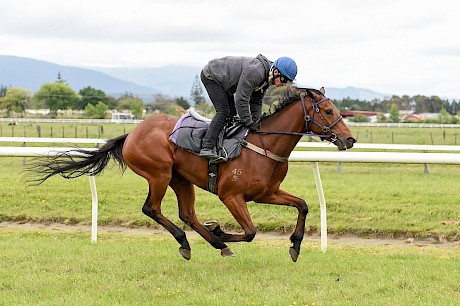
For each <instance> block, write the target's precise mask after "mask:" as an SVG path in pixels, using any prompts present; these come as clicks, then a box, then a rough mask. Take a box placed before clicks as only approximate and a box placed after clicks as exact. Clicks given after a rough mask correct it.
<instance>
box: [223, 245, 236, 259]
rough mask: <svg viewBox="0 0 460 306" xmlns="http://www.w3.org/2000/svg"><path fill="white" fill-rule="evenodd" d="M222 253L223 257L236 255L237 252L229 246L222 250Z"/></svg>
mask: <svg viewBox="0 0 460 306" xmlns="http://www.w3.org/2000/svg"><path fill="white" fill-rule="evenodd" d="M220 255H222V256H223V257H233V256H236V254H235V253H233V251H232V250H231V249H230V248H229V247H226V248H225V249H222V250H220Z"/></svg>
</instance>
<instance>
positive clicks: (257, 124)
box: [248, 121, 260, 133]
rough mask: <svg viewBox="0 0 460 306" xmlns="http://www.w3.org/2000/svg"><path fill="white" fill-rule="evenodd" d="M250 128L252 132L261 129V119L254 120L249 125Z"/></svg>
mask: <svg viewBox="0 0 460 306" xmlns="http://www.w3.org/2000/svg"><path fill="white" fill-rule="evenodd" d="M248 129H249V131H251V132H253V133H254V132H257V131H258V130H259V129H260V121H254V122H253V123H251V124H250V125H248Z"/></svg>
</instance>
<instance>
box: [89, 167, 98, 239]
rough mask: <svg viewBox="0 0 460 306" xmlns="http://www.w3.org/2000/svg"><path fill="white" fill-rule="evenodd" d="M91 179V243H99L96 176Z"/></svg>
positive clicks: (90, 177) (91, 176)
mask: <svg viewBox="0 0 460 306" xmlns="http://www.w3.org/2000/svg"><path fill="white" fill-rule="evenodd" d="M88 177H89V186H90V187H91V200H92V201H91V203H92V206H91V242H93V243H96V242H97V219H98V200H97V189H96V180H95V179H94V175H90V176H88Z"/></svg>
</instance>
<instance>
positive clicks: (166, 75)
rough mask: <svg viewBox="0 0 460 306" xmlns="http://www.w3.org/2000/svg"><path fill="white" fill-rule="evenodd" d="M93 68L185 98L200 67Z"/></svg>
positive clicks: (368, 97)
mask: <svg viewBox="0 0 460 306" xmlns="http://www.w3.org/2000/svg"><path fill="white" fill-rule="evenodd" d="M94 69H96V70H98V71H101V72H104V73H107V74H109V75H111V76H114V77H117V78H120V79H123V80H129V81H131V82H134V83H136V84H140V85H144V86H149V87H154V88H156V89H158V90H160V91H161V92H163V93H166V94H167V95H169V96H172V97H178V96H183V97H185V98H189V97H190V91H191V89H192V85H193V80H194V78H195V76H197V75H199V74H200V72H201V68H200V67H185V66H164V67H158V68H124V67H119V68H100V67H94ZM299 86H301V85H299ZM326 95H327V97H328V98H331V99H338V100H340V99H343V98H350V99H358V100H365V101H372V100H374V99H380V100H383V98H385V97H389V96H391V95H388V94H383V93H379V92H375V91H372V90H370V89H365V88H357V87H346V88H334V87H327V88H326Z"/></svg>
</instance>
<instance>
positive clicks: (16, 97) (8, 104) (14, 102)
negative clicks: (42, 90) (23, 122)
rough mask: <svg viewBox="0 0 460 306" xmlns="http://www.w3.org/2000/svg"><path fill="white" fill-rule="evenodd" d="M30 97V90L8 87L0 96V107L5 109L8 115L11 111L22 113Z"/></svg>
mask: <svg viewBox="0 0 460 306" xmlns="http://www.w3.org/2000/svg"><path fill="white" fill-rule="evenodd" d="M29 99H30V91H29V90H27V89H23V88H10V89H8V90H7V91H6V93H5V95H4V96H0V109H4V110H6V116H7V117H9V116H10V115H11V113H12V112H14V113H21V114H22V113H24V111H25V108H26V106H27V104H28V103H29Z"/></svg>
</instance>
